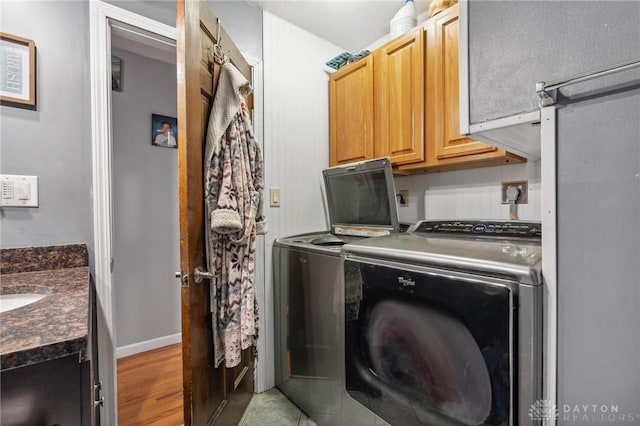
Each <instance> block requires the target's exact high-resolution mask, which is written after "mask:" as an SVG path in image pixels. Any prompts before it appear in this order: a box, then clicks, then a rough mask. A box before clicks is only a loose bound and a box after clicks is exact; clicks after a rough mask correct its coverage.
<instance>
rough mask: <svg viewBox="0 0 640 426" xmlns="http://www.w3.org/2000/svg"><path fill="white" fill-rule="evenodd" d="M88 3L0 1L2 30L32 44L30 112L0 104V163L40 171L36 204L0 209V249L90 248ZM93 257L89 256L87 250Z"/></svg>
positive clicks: (6, 169) (5, 169)
mask: <svg viewBox="0 0 640 426" xmlns="http://www.w3.org/2000/svg"><path fill="white" fill-rule="evenodd" d="M88 17H89V6H88V2H50V1H43V2H35V1H34V2H31V1H30V2H23V1H2V2H0V27H1V28H2V32H6V33H9V34H13V35H16V36H20V37H24V38H28V39H31V40H33V41H34V42H35V45H36V58H37V64H36V77H37V82H36V85H37V88H36V93H37V110H36V111H30V110H26V109H19V108H13V107H9V106H1V107H0V119H1V122H0V144H1V151H2V152H1V155H0V158H1V160H0V169H1V171H2V173H7V174H26V175H37V176H39V192H40V193H39V201H40V207H38V208H3V209H1V210H0V215H1V216H2V225H1V226H2V239H1V244H0V245H1V247H3V248H7V247H21V246H32V245H51V244H62V243H75V242H81V243H87V245H88V246H89V250H90V252H91V253H92V252H93V218H92V202H91V119H90V112H91V108H90V89H89V22H88ZM91 257H92V256H91Z"/></svg>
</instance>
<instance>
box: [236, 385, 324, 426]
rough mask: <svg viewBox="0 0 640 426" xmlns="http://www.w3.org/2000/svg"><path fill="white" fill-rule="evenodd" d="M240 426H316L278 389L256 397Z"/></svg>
mask: <svg viewBox="0 0 640 426" xmlns="http://www.w3.org/2000/svg"><path fill="white" fill-rule="evenodd" d="M239 426H316V423H314V422H313V421H312V420H311V419H309V418H308V417H307V416H305V415H304V414H303V413H302V411H300V409H299V408H298V407H296V406H295V405H294V404H293V403H292V402H291V401H289V399H288V398H287V397H286V396H284V395H283V394H282V393H281V392H280V391H279V390H278V389H276V388H273V389H270V390H268V391H266V392H263V393H259V394H256V395H254V396H253V397H252V398H251V402H249V406H248V407H247V410H246V411H245V412H244V415H243V416H242V419H241V420H240V425H239Z"/></svg>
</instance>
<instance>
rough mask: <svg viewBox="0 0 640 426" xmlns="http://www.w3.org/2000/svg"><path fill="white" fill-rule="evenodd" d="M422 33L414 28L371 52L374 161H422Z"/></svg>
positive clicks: (423, 40) (398, 162) (423, 39)
mask: <svg viewBox="0 0 640 426" xmlns="http://www.w3.org/2000/svg"><path fill="white" fill-rule="evenodd" d="M424 42H425V37H424V31H423V30H422V29H421V28H416V29H414V30H413V31H410V32H409V33H407V34H405V35H402V36H400V37H398V38H396V39H394V40H392V41H390V42H389V43H387V44H385V45H384V46H382V47H380V48H379V49H376V50H375V51H374V52H373V69H374V80H373V87H374V105H375V116H374V123H375V135H374V147H375V149H374V153H375V156H376V157H385V156H388V157H390V158H391V164H394V165H395V164H406V163H413V162H416V161H422V160H424V146H425V144H424Z"/></svg>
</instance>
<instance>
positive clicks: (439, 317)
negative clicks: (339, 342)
mask: <svg viewBox="0 0 640 426" xmlns="http://www.w3.org/2000/svg"><path fill="white" fill-rule="evenodd" d="M540 236H541V234H540V224H539V223H525V222H500V221H438V222H427V221H423V222H419V223H417V224H416V225H415V226H414V228H413V229H412V230H410V232H408V233H405V234H397V235H392V236H387V237H380V238H375V239H368V240H360V241H356V242H353V243H351V244H348V245H345V246H344V247H343V249H342V253H343V259H344V271H343V273H344V285H345V290H344V291H345V366H346V367H345V372H346V380H345V382H346V390H347V393H348V394H349V395H350V396H351V397H352V398H353V399H355V400H356V401H358V402H359V403H360V404H361V405H362V406H364V407H367V408H368V409H369V410H371V411H372V412H373V413H375V414H376V415H378V416H380V417H381V418H383V419H384V420H385V421H387V422H388V423H390V424H392V425H398V426H413V425H416V426H417V425H438V426H440V425H491V426H497V425H500V426H502V425H519V424H520V425H523V424H536V422H532V421H531V419H530V418H529V409H530V408H531V404H533V403H534V402H535V401H536V400H538V399H539V398H541V359H542V356H541V318H542V306H541V298H542V274H541V246H540Z"/></svg>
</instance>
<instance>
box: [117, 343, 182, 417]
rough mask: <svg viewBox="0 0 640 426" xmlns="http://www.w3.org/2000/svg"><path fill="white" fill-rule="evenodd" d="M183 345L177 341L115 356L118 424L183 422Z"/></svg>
mask: <svg viewBox="0 0 640 426" xmlns="http://www.w3.org/2000/svg"><path fill="white" fill-rule="evenodd" d="M182 407H183V401H182V346H181V345H180V344H179V343H178V344H175V345H171V346H166V347H164V348H159V349H156V350H153V351H149V352H144V353H141V354H136V355H132V356H128V357H125V358H120V359H119V360H118V424H119V425H120V426H130V425H131V426H133V425H136V426H142V425H162V426H165V425H166V426H178V425H181V424H183V422H184V415H183V409H182Z"/></svg>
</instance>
